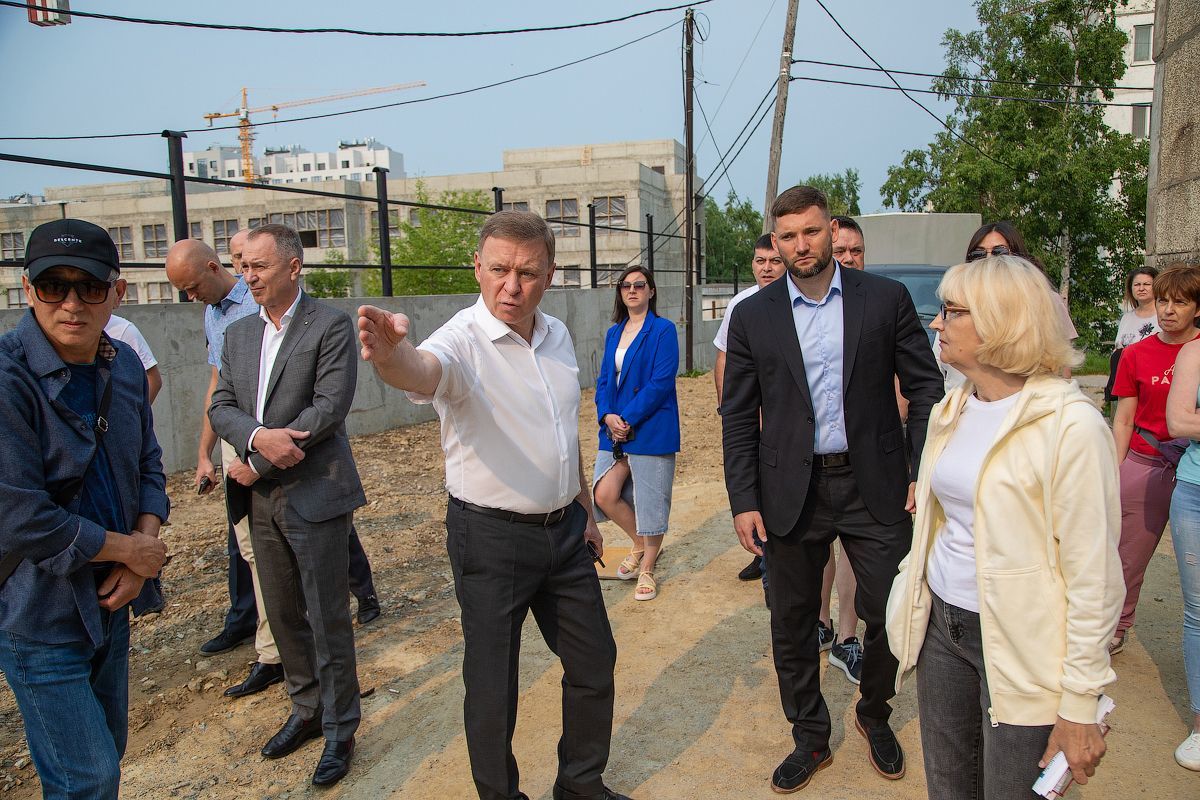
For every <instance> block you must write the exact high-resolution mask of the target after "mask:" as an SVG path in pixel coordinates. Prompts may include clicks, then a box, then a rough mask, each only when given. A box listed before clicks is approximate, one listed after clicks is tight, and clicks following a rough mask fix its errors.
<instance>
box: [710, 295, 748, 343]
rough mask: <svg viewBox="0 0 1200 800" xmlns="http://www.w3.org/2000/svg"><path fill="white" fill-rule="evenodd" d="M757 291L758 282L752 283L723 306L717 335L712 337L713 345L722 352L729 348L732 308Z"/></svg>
mask: <svg viewBox="0 0 1200 800" xmlns="http://www.w3.org/2000/svg"><path fill="white" fill-rule="evenodd" d="M757 292H758V284H757V283H752V284H750V285H749V286H747V287H746V288H745V289H742V290H741V291H740V292H738V293H737V294H735V295H734V296H733V299H731V300H730V301H729V305H727V306H725V316H723V317H721V327H719V328H717V335H716V337H715V338H714V339H713V346H714V347H716V348H717V349H718V350H720V351H721V352H722V353H724V352H726V351H727V350H729V320H731V319H733V309H734V308H736V307H737V304H738V303H740V302H742V301H743V300H745V299H746V298H747V297H750V296H751V295H753V294H755V293H757Z"/></svg>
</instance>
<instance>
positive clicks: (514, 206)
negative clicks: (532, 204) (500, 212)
mask: <svg viewBox="0 0 1200 800" xmlns="http://www.w3.org/2000/svg"><path fill="white" fill-rule="evenodd" d="M500 205H501V208H503V209H504V210H505V211H528V210H529V203H526V202H524V201H521V200H518V201H516V202H515V203H501V204H500Z"/></svg>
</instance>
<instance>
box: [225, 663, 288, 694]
mask: <svg viewBox="0 0 1200 800" xmlns="http://www.w3.org/2000/svg"><path fill="white" fill-rule="evenodd" d="M282 680H283V665H282V664H264V663H262V662H261V661H256V662H254V666H253V667H251V668H250V674H249V675H247V676H246V680H244V681H242V682H241V683H239V684H237V685H236V686H230V687H229V688H228V689H226V690H225V696H226V697H245V696H246V695H248V694H254V693H255V692H261V691H262V690H263V689H266V688H267V687H268V686H274V685H275V684H277V683H279V682H280V681H282Z"/></svg>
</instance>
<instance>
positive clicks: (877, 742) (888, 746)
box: [854, 716, 904, 781]
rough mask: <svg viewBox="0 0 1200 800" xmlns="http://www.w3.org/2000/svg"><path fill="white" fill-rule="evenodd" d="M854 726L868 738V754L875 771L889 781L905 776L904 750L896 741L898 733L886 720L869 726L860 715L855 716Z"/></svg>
mask: <svg viewBox="0 0 1200 800" xmlns="http://www.w3.org/2000/svg"><path fill="white" fill-rule="evenodd" d="M854 727H855V728H856V729H857V730H858V732H859V733H861V734H862V735H863V738H865V739H866V740H867V751H868V755H869V756H870V758H871V766H872V767H874V768H875V771H876V772H878V773H879V774H880V775H882V776H883V777H885V778H887V779H888V780H889V781H898V780H900V779H901V778H903V777H904V751H903V750H901V749H900V742H898V741H896V734H894V733H892V729H891V727H890V726H889V725H888V724H887V723H886V722H885V723H883V724H882V725H876V726H875V727H873V728H868V727H866V726H865V725H864V724H863V721H862V720H861V719H859V718H858V716H855V717H854Z"/></svg>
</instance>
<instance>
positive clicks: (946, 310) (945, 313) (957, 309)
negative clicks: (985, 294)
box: [940, 303, 971, 322]
mask: <svg viewBox="0 0 1200 800" xmlns="http://www.w3.org/2000/svg"><path fill="white" fill-rule="evenodd" d="M940 313H941V315H942V319H944V320H946V321H947V322H949V321H950V320H952V319H957V318H959V317H961V316H962V315H963V314H970V313H971V309H969V308H963V307H962V306H955V305H950V304H948V303H942V310H941V312H940Z"/></svg>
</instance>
